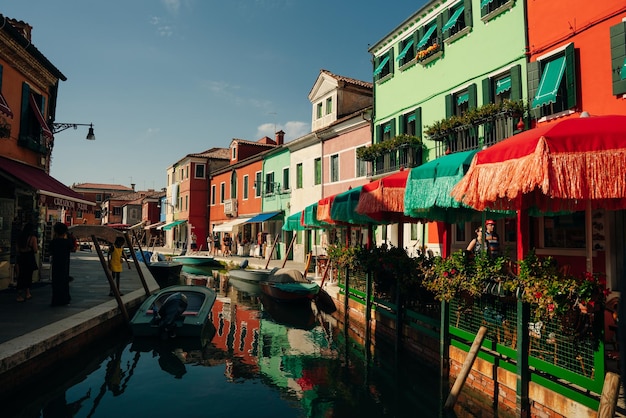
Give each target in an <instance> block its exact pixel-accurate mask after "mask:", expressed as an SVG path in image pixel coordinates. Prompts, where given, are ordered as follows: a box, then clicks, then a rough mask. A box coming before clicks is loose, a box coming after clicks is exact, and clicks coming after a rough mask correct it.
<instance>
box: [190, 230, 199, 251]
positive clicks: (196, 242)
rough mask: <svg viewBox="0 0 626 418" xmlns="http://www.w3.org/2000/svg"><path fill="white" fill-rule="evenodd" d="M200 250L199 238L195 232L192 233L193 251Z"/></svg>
mask: <svg viewBox="0 0 626 418" xmlns="http://www.w3.org/2000/svg"><path fill="white" fill-rule="evenodd" d="M197 250H198V237H196V234H194V233H193V232H192V233H191V251H197Z"/></svg>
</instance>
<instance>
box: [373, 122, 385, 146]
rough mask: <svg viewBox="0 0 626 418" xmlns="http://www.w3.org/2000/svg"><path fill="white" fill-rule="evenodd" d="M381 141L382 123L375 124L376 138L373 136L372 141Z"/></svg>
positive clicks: (376, 142)
mask: <svg viewBox="0 0 626 418" xmlns="http://www.w3.org/2000/svg"><path fill="white" fill-rule="evenodd" d="M382 141H383V125H378V126H376V138H374V143H375V144H378V143H380V142H382Z"/></svg>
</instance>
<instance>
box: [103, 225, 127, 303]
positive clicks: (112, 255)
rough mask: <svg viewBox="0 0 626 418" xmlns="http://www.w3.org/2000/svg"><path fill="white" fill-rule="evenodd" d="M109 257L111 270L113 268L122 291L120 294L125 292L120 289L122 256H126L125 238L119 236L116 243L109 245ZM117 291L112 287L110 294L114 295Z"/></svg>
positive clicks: (114, 275) (112, 272)
mask: <svg viewBox="0 0 626 418" xmlns="http://www.w3.org/2000/svg"><path fill="white" fill-rule="evenodd" d="M107 256H108V259H109V270H111V275H112V276H113V279H115V284H116V285H117V290H118V292H119V293H120V296H122V295H123V293H122V292H121V291H120V276H121V274H122V257H124V238H123V237H117V238H115V243H114V244H113V245H111V246H110V247H109V252H108V255H107ZM114 295H115V293H114V292H113V289H112V288H111V291H110V292H109V296H114Z"/></svg>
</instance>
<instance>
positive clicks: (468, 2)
mask: <svg viewBox="0 0 626 418" xmlns="http://www.w3.org/2000/svg"><path fill="white" fill-rule="evenodd" d="M463 5H464V6H465V10H463V17H464V18H465V27H468V28H471V27H472V26H473V21H472V0H463Z"/></svg>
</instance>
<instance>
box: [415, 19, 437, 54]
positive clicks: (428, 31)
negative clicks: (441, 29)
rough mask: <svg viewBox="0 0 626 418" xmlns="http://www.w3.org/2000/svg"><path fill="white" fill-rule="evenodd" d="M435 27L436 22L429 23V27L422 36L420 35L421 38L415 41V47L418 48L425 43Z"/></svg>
mask: <svg viewBox="0 0 626 418" xmlns="http://www.w3.org/2000/svg"><path fill="white" fill-rule="evenodd" d="M435 29H437V24H436V23H435V24H433V25H431V26H430V28H428V30H427V31H426V33H425V34H424V36H422V39H420V41H419V42H418V43H417V49H420V48H421V47H423V46H424V45H426V43H427V42H428V40H429V39H430V37H431V36H432V34H433V32H434V31H435Z"/></svg>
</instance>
